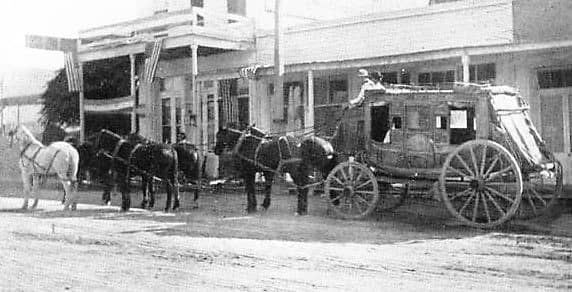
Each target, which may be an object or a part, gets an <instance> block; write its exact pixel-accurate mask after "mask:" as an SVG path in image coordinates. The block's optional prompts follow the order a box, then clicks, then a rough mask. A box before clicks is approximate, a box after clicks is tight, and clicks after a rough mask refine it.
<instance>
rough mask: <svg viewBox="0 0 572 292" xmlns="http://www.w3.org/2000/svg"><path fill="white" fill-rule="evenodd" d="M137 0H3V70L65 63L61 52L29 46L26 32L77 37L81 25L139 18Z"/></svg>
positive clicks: (0, 48)
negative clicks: (136, 7) (25, 42)
mask: <svg viewBox="0 0 572 292" xmlns="http://www.w3.org/2000/svg"><path fill="white" fill-rule="evenodd" d="M135 1H136V0H97V1H93V0H0V35H1V36H2V38H3V40H2V45H0V72H2V71H7V70H10V68H13V67H27V68H30V67H32V68H43V69H57V68H61V67H63V56H62V54H61V53H59V52H48V51H44V50H37V49H28V48H25V46H24V40H25V35H26V34H39V35H49V36H55V37H72V38H75V37H77V34H78V31H79V30H81V29H85V28H90V27H96V26H100V25H105V24H111V23H116V22H121V21H124V20H130V19H133V18H135V16H136V10H135V8H134V7H135ZM110 8H112V9H110Z"/></svg>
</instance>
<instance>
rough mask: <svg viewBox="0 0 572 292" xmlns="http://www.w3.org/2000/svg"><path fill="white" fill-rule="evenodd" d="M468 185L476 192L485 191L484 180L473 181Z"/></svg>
mask: <svg viewBox="0 0 572 292" xmlns="http://www.w3.org/2000/svg"><path fill="white" fill-rule="evenodd" d="M469 185H470V186H471V188H472V189H474V190H476V191H482V190H484V189H485V180H484V179H482V178H479V179H474V180H472V181H471V182H470V184H469Z"/></svg>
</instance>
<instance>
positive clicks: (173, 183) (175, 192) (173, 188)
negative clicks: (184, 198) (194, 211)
mask: <svg viewBox="0 0 572 292" xmlns="http://www.w3.org/2000/svg"><path fill="white" fill-rule="evenodd" d="M168 187H169V188H171V191H172V192H173V198H174V201H173V211H175V210H177V209H179V207H180V205H181V201H180V198H179V180H178V178H177V175H176V173H175V175H173V180H172V181H171V182H169V183H168Z"/></svg>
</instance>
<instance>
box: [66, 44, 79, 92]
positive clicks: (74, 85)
mask: <svg viewBox="0 0 572 292" xmlns="http://www.w3.org/2000/svg"><path fill="white" fill-rule="evenodd" d="M75 57H76V56H75V53H73V52H64V67H65V69H66V77H67V80H68V90H69V91H70V92H78V91H82V90H83V84H82V76H80V74H79V70H78V67H77V62H76V60H75Z"/></svg>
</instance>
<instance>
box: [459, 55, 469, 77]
mask: <svg viewBox="0 0 572 292" xmlns="http://www.w3.org/2000/svg"><path fill="white" fill-rule="evenodd" d="M461 63H462V64H463V82H464V83H469V82H470V79H469V77H470V76H471V75H470V72H469V68H470V67H469V64H470V63H471V58H470V57H469V55H467V54H466V53H465V54H463V55H462V56H461Z"/></svg>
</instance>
